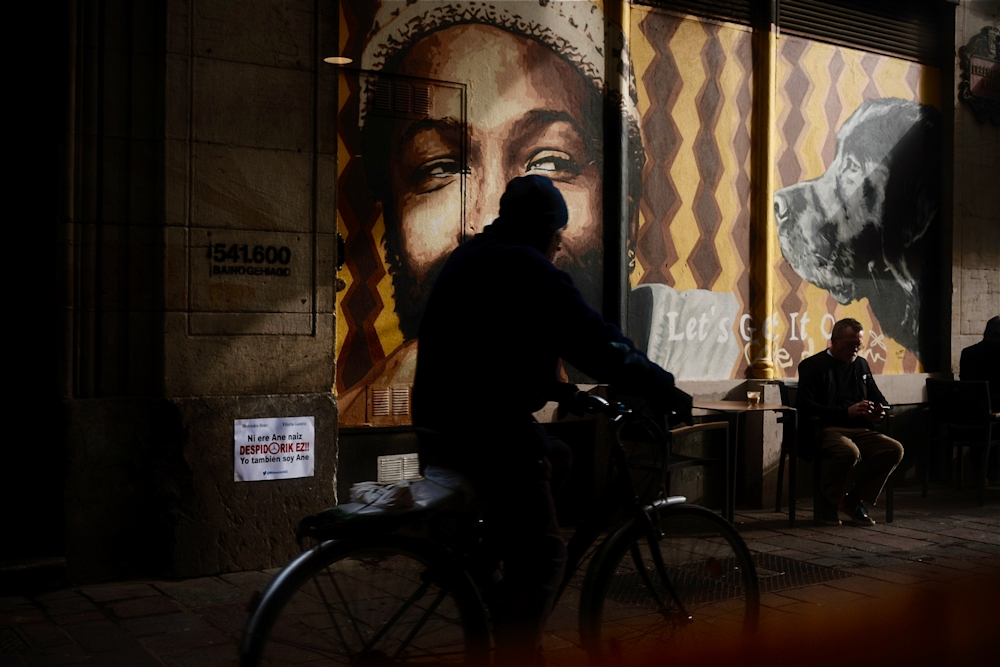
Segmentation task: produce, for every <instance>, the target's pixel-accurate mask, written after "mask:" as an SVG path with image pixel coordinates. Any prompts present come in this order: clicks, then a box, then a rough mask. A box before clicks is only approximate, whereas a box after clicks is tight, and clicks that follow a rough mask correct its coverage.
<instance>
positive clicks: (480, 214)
mask: <svg viewBox="0 0 1000 667" xmlns="http://www.w3.org/2000/svg"><path fill="white" fill-rule="evenodd" d="M469 180H470V182H469V184H468V187H466V192H467V193H468V195H467V199H466V201H465V204H466V209H465V210H466V215H465V233H466V237H470V236H473V235H475V234H478V233H479V232H481V231H483V229H484V228H485V227H486V225H488V224H490V223H491V222H493V221H494V220H495V219H496V217H497V215H499V213H500V196H501V195H502V194H503V191H504V187H505V186H506V183H503V182H502V181H503V177H502V176H501V175H499V174H495V175H487V176H486V177H485V178H483V179H482V180H479V181H477V182H472V178H470V179H469Z"/></svg>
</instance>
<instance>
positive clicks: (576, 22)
mask: <svg viewBox="0 0 1000 667" xmlns="http://www.w3.org/2000/svg"><path fill="white" fill-rule="evenodd" d="M343 6H344V5H343V3H342V7H343ZM354 10H357V12H358V15H360V14H362V13H364V10H363V8H359V7H358V6H356V5H354V4H353V3H352V4H350V5H349V6H348V7H347V8H346V11H347V12H348V14H349V16H348V19H349V20H348V23H350V18H352V16H351V15H350V14H351V12H352V11H354ZM362 20H364V18H362ZM370 25H371V26H372V28H371V30H370V31H369V32H368V35H367V37H366V39H365V40H364V45H363V49H362V57H361V65H362V69H363V70H364V71H366V72H371V73H374V75H373V76H371V77H370V78H368V80H367V81H368V83H367V84H359V88H360V90H359V91H358V93H357V98H358V104H359V106H360V110H359V113H358V118H359V125H360V126H361V128H362V129H361V141H360V146H359V148H360V151H359V153H360V156H361V157H362V161H363V170H364V174H365V182H366V185H367V186H368V188H369V189H370V191H371V192H372V193H373V194H374V197H375V199H376V200H377V201H378V202H379V204H380V208H381V213H382V218H383V224H384V236H383V239H382V242H383V243H384V263H385V265H386V266H387V268H388V274H389V276H391V291H390V292H389V294H386V291H385V290H384V289H382V284H381V283H380V284H379V286H378V290H377V292H378V296H380V297H382V301H383V308H382V311H383V314H379V315H378V320H377V321H376V322H371V320H370V319H368V318H370V314H364V315H363V317H364V318H366V320H367V321H365V320H362V321H358V319H357V318H355V317H352V316H353V315H354V313H355V312H356V313H358V314H359V315H361V314H362V313H365V307H366V304H365V301H366V300H367V299H369V298H370V296H371V295H372V293H373V292H375V291H376V290H372V276H366V275H365V272H364V271H363V270H362V269H361V267H351V266H350V265H351V261H350V258H351V256H352V255H354V254H355V253H353V252H352V249H351V241H350V240H349V241H348V256H349V262H348V264H349V267H348V268H349V269H351V268H355V269H357V270H358V275H357V280H356V281H353V280H352V281H351V283H349V284H350V285H351V287H349V288H348V290H347V292H348V293H347V294H345V295H343V296H342V303H341V306H342V309H343V312H344V313H345V314H346V316H347V318H346V319H347V322H346V324H347V325H348V326H349V327H352V328H354V329H357V328H358V325H361V326H362V327H365V328H369V327H370V328H371V329H375V333H376V336H377V337H376V342H377V343H379V345H378V347H379V348H381V349H373V345H372V343H371V338H372V336H371V335H370V333H371V332H370V329H369V334H368V335H367V336H366V335H365V334H364V333H362V336H364V337H365V338H367V339H368V341H369V344H368V345H367V349H364V348H363V347H362V346H360V345H358V340H357V335H356V332H355V331H351V332H348V334H347V336H345V339H344V341H343V347H342V348H341V350H340V353H339V355H338V362H339V364H340V367H339V368H338V385H339V387H341V388H342V389H348V390H350V389H351V388H352V387H353V388H355V391H347V392H345V393H344V394H342V395H341V398H342V404H343V405H346V407H347V409H348V410H350V406H351V404H352V403H353V402H354V401H355V400H356V398H357V396H356V394H357V392H358V391H363V390H364V389H365V387H368V386H371V385H372V384H373V383H380V384H394V383H402V384H408V383H409V382H411V381H412V372H413V359H414V357H415V355H414V352H415V345H416V340H415V339H416V333H417V329H418V326H419V321H420V316H421V315H422V313H423V310H424V307H425V303H426V299H427V296H428V294H429V292H430V288H431V286H432V284H433V281H434V279H435V277H436V276H437V274H438V272H439V271H440V269H441V266H442V265H443V263H444V261H445V259H446V258H447V256H448V254H449V253H450V251H451V250H452V249H454V248H455V247H456V246H457V245H458V243H460V242H461V241H462V240H463V239H464V238H468V237H470V236H472V235H473V234H475V233H477V232H479V231H481V230H482V229H483V228H484V227H485V226H486V225H487V224H489V223H490V222H491V221H492V220H493V219H494V218H495V217H496V214H497V212H498V208H497V207H498V205H499V201H500V195H501V193H502V192H503V188H504V186H505V185H506V183H507V182H508V181H510V180H511V179H512V178H514V177H516V176H520V175H525V174H540V175H544V176H546V177H548V178H550V179H552V181H553V182H554V183H555V184H556V187H557V188H559V190H560V192H561V193H562V195H563V197H564V198H565V200H566V203H567V206H568V208H569V211H570V219H569V225H568V226H567V228H566V231H565V233H564V236H563V250H562V252H561V254H560V257H559V258H558V259H557V262H556V263H557V265H558V266H559V267H560V268H563V269H565V270H566V271H568V272H569V273H570V274H571V275H572V276H573V277H574V280H575V281H576V282H577V285H578V286H579V287H580V289H581V291H582V292H583V293H584V295H585V297H586V298H587V300H588V301H589V302H590V303H591V304H593V305H595V306H596V307H600V303H601V299H602V294H603V280H602V279H603V271H602V259H603V235H604V228H603V218H604V202H603V192H604V189H603V168H604V165H603V160H604V158H603V140H604V122H605V113H606V111H607V110H609V109H610V110H613V112H614V113H615V114H616V115H618V116H619V117H620V118H621V119H622V120H623V121H624V122H623V123H621V124H622V125H623V126H625V127H627V128H628V130H627V134H628V135H629V137H630V138H631V139H632V145H638V143H639V140H638V136H639V132H638V122H637V117H636V113H635V90H634V85H632V86H630V85H629V83H628V82H629V74H628V68H627V57H625V58H624V59H623V60H622V62H623V63H624V64H625V66H624V68H623V75H622V77H621V78H622V79H623V80H624V81H625V82H626V83H625V84H624V85H622V84H621V83H620V81H619V75H618V74H616V75H615V76H614V77H612V78H613V79H614V80H613V81H607V80H606V79H605V75H604V66H605V49H606V42H605V39H606V35H605V21H604V13H603V10H602V7H601V4H600V3H594V2H587V1H578V2H555V3H525V2H502V1H501V2H454V1H449V2H436V1H429V2H418V3H413V2H395V1H387V2H383V3H381V4H380V5H378V8H377V10H376V11H375V13H374V15H373V16H372V17H371V23H370ZM616 38H618V39H619V40H620V38H621V35H620V34H616ZM620 53H621V54H622V55H624V56H627V49H625V48H624V45H621V51H620ZM380 73H385V74H384V75H383V74H380ZM403 80H409V81H416V82H430V83H429V84H428V85H427V86H425V88H426V89H427V90H430V92H429V93H427V94H428V96H429V100H428V104H427V108H426V113H423V114H416V115H413V116H412V117H409V118H406V117H401V116H400V115H399V114H384V113H379V107H378V104H379V102H380V100H379V98H378V95H379V91H380V89H381V90H384V89H385V88H383V83H384V81H403ZM434 82H454V85H456V86H458V85H461V86H468V91H467V95H465V94H464V93H463V92H459V93H454V92H451V93H449V92H447V91H446V92H444V93H440V94H439V93H438V90H439V88H435V83H434ZM402 87H403V86H400V88H402ZM419 88H420V86H414V87H413V90H417V89H419ZM622 88H625V89H628V90H627V93H626V94H625V95H624V96H623V95H621V94H620V93H618V92H617V91H619V90H620V89H622ZM455 90H458V89H457V88H456V89H455ZM393 94H394V93H393ZM342 118H343V116H342ZM630 155H631V157H632V158H633V159H634V160H636V161H638V162H637V166H636V168H637V169H641V160H642V151H641V149H640V148H636V149H634V150H631V151H630ZM363 195H364V193H359V192H356V191H345V189H344V181H343V179H342V184H341V201H342V204H341V206H340V210H341V213H342V217H343V214H344V212H345V208H346V209H351V207H352V206H353V207H354V209H359V208H363V206H356V205H352V204H351V203H350V201H349V200H351V199H357V198H358V197H359V196H363ZM636 199H637V197H628V201H629V202H630V203H634V202H635V201H636ZM345 201H346V202H347V203H346V205H345V204H344V203H343V202H345ZM354 213H355V210H349V211H348V216H347V217H353V214H354ZM634 217H635V216H634V215H633V218H634ZM369 219H370V218H369ZM352 222H353V221H352ZM357 222H358V223H360V225H359V226H363V225H364V223H363V222H362V221H360V220H358V221H357ZM345 226H346V227H348V228H349V227H350V226H351V224H350V222H348V223H347V224H346V225H345ZM376 226H377V225H376ZM359 231H362V232H363V231H364V230H363V229H362V230H359ZM376 236H377V234H373V235H372V239H371V240H372V241H373V244H375V245H377V244H378V240H377V239H376V238H375V237H376ZM358 254H361V255H364V254H365V253H364V252H361V253H358ZM379 260H380V261H379V263H381V262H382V261H383V260H381V258H379ZM352 277H353V276H352ZM352 287H353V288H354V289H353V291H352ZM387 297H388V298H387ZM390 299H391V303H392V305H393V310H394V315H395V317H396V318H397V322H396V323H395V325H396V326H397V327H398V332H399V334H400V335H401V340H398V341H394V340H393V337H394V334H393V331H392V330H393V329H394V327H393V323H392V322H387V321H386V319H387V318H385V317H384V310H385V308H384V306H386V305H388V304H387V303H386V302H388V301H389V300H390ZM378 308H379V306H378V305H377V304H376V305H375V309H376V310H377V309H378ZM370 312H371V310H370V307H369V310H368V311H367V313H370ZM352 336H354V337H353V338H352ZM380 352H381V353H383V354H382V355H380V354H379V353H380ZM380 356H382V358H381V359H380V358H379V357H380ZM366 357H367V358H368V359H370V360H371V361H370V362H369V364H370V365H369V366H368V367H369V368H370V370H369V371H368V372H367V373H366V374H365V376H364V377H358V375H357V370H356V369H358V368H363V367H364V359H365V358H366ZM359 360H360V363H359ZM362 402H363V401H362ZM348 418H349V420H350V416H349V417H348Z"/></svg>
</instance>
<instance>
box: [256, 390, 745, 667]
mask: <svg viewBox="0 0 1000 667" xmlns="http://www.w3.org/2000/svg"><path fill="white" fill-rule="evenodd" d="M589 411H591V412H601V413H603V414H604V415H606V416H607V417H608V419H609V421H610V424H611V425H612V429H611V433H612V440H611V442H612V447H611V462H612V464H613V468H614V469H615V470H616V471H617V474H616V475H615V476H613V477H611V478H610V480H609V482H608V484H607V485H606V487H605V492H604V494H603V496H602V500H601V502H600V503H598V508H599V509H600V511H599V512H597V513H596V514H594V515H593V516H591V517H590V518H589V519H587V520H585V521H583V522H582V523H581V525H580V526H579V527H578V528H577V530H576V531H575V532H574V534H573V536H572V538H571V539H570V541H569V544H568V545H567V551H568V554H569V557H568V561H567V564H566V574H565V577H564V579H563V581H562V585H561V587H560V589H559V596H561V595H562V594H563V593H564V591H565V589H566V587H567V585H568V584H569V582H570V580H571V578H573V575H574V573H575V572H576V570H577V569H578V568H579V566H580V564H581V563H582V562H583V560H584V559H585V556H586V555H587V554H588V553H591V551H592V550H591V547H592V546H593V545H595V544H597V547H596V551H593V556H592V558H591V559H590V562H589V564H588V566H587V569H586V573H585V575H584V577H583V584H582V588H581V593H580V610H579V627H580V635H581V641H582V644H583V646H584V648H586V650H587V653H588V654H589V657H590V660H591V662H592V663H594V664H609V663H616V664H621V663H622V662H626V661H632V660H644V659H647V660H648V659H649V656H653V655H655V654H656V652H658V651H663V650H672V651H678V650H679V651H684V650H690V649H691V647H697V646H698V644H699V642H704V641H706V640H712V641H718V640H723V639H733V638H735V637H738V636H741V635H743V634H744V633H746V632H749V631H752V630H754V629H755V628H756V625H757V619H758V615H759V589H758V581H757V575H756V569H755V566H754V562H753V559H752V557H751V555H750V552H749V550H748V549H747V547H746V544H745V543H744V542H743V540H742V538H741V537H740V536H739V534H738V533H737V532H736V530H735V529H734V528H733V526H732V525H731V524H729V523H728V522H727V521H726V520H725V519H723V518H722V517H720V516H719V515H717V514H715V513H714V512H712V511H710V510H708V509H706V508H703V507H699V506H695V505H690V504H687V502H686V499H685V498H684V497H681V496H674V497H664V496H663V495H662V494H661V496H660V497H659V498H657V499H656V500H654V501H653V502H651V503H646V504H643V503H642V502H640V500H639V499H638V497H637V495H636V491H635V487H634V484H633V480H632V476H631V474H630V472H629V460H628V454H627V452H626V450H625V447H624V446H623V445H622V429H623V427H624V426H626V425H629V424H636V423H638V422H639V421H641V420H643V419H646V418H644V417H641V416H639V415H637V414H636V413H635V412H633V411H632V410H629V409H628V408H626V407H624V406H623V405H621V404H618V403H610V404H609V403H608V402H607V401H604V400H603V399H599V398H597V397H594V400H592V401H591V409H590V410H589ZM647 422H649V420H648V419H647ZM646 425H647V426H650V425H651V431H652V432H655V431H656V425H655V423H654V422H650V423H648V424H646ZM699 426H706V425H696V426H689V427H685V428H688V429H698V428H699ZM609 473H610V471H609ZM438 482H441V480H440V479H439V480H438ZM435 484H436V485H437V486H445V487H447V486H448V482H447V480H445V481H444V482H441V483H440V484H439V483H437V482H431V483H430V485H428V486H427V487H426V488H432V486H433V485H435ZM421 488H425V487H421ZM460 495H461V494H452V495H447V494H446V495H445V496H444V501H443V502H439V501H440V500H441V499H440V498H438V499H436V500H435V499H434V498H431V500H430V501H428V502H423V503H421V502H418V503H417V505H416V506H415V507H414V508H413V509H409V510H405V511H402V512H384V511H383V512H379V511H374V512H369V513H364V512H361V513H356V514H354V515H352V518H351V519H350V520H346V521H345V520H343V517H342V516H337V510H336V508H331V509H330V510H326V511H325V512H323V513H320V514H318V515H315V516H312V517H307V518H306V519H304V520H303V522H302V524H301V525H300V527H299V538H300V541H301V540H303V539H306V538H310V539H313V540H316V541H317V544H315V546H313V547H311V548H309V549H307V550H305V551H304V552H303V553H302V554H301V555H299V556H298V557H297V558H295V559H294V560H292V562H291V563H289V564H288V565H287V566H286V567H285V568H284V569H283V570H282V571H281V572H280V573H279V574H278V575H276V576H275V578H274V579H273V580H272V581H271V583H270V584H269V586H268V587H267V589H266V590H265V591H264V592H263V594H262V595H261V596H260V598H259V601H258V602H257V603H256V606H255V608H254V609H253V611H252V613H251V615H250V618H249V620H248V622H247V625H246V628H245V631H244V636H243V641H242V643H241V647H240V660H241V662H240V664H241V665H242V666H243V667H256V666H257V665H290V664H299V663H305V662H309V663H310V664H313V663H312V662H310V661H311V660H316V659H320V658H325V659H326V661H325V662H321V663H316V664H333V665H372V664H387V663H432V664H438V663H441V664H469V665H486V664H489V661H490V651H491V647H490V624H489V619H488V609H487V607H486V606H485V605H484V603H483V595H484V594H486V595H488V594H489V593H490V590H491V586H493V584H492V582H491V581H490V580H489V578H488V576H484V573H483V572H482V571H481V570H482V568H481V567H480V566H479V560H478V559H479V557H480V556H481V555H482V554H480V553H478V552H477V546H478V535H479V533H478V531H477V526H478V523H477V519H476V518H475V513H474V512H472V513H470V512H469V511H467V510H466V509H463V508H458V509H456V508H454V507H449V506H448V502H449V501H450V500H454V498H455V497H458V496H460ZM619 510H624V511H625V513H626V516H625V518H624V519H622V520H620V521H618V522H617V523H615V517H616V515H617V514H619ZM609 528H610V530H609ZM602 533H606V537H605V538H604V539H603V540H601V539H600V538H601V535H602ZM598 542H599V544H598ZM644 656H645V657H644Z"/></svg>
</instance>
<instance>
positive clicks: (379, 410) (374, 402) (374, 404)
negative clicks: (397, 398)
mask: <svg viewBox="0 0 1000 667" xmlns="http://www.w3.org/2000/svg"><path fill="white" fill-rule="evenodd" d="M391 401H392V389H390V388H388V387H386V388H385V389H372V398H371V402H370V403H369V406H370V409H371V416H372V417H388V416H389V415H390V414H391V411H390V407H389V405H390V402H391Z"/></svg>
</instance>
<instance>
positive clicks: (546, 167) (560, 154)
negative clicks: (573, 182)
mask: <svg viewBox="0 0 1000 667" xmlns="http://www.w3.org/2000/svg"><path fill="white" fill-rule="evenodd" d="M524 171H525V173H528V174H531V173H537V174H542V175H544V176H549V177H550V178H553V179H557V180H559V179H561V178H569V177H572V176H576V175H577V174H579V173H580V166H579V165H578V164H577V162H576V160H574V159H573V156H572V155H570V154H569V153H566V152H564V151H559V150H552V149H545V150H540V151H538V152H537V153H535V154H534V155H532V156H531V159H529V160H528V163H527V165H525V168H524Z"/></svg>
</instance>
